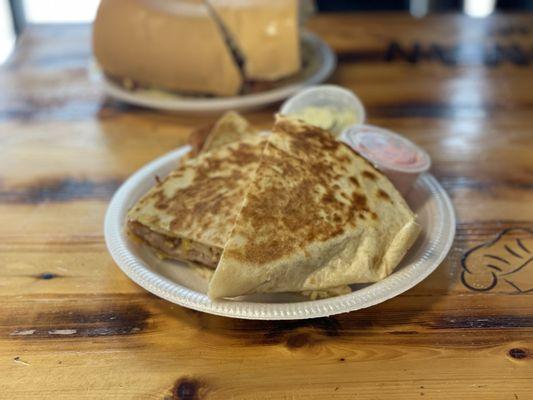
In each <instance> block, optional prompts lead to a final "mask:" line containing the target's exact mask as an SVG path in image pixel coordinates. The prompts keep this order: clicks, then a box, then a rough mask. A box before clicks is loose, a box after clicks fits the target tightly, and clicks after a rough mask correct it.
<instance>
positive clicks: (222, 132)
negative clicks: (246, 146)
mask: <svg viewBox="0 0 533 400" xmlns="http://www.w3.org/2000/svg"><path fill="white" fill-rule="evenodd" d="M256 134H257V130H256V129H255V128H254V127H252V126H251V125H250V123H249V122H248V120H247V119H246V118H244V117H243V116H242V115H240V114H239V113H236V112H235V111H228V112H226V113H224V114H223V115H222V116H221V117H220V118H219V119H218V120H217V121H216V122H215V124H214V125H211V126H207V127H205V126H204V127H202V128H200V129H196V130H194V131H193V132H192V133H191V135H190V136H189V143H190V145H191V147H192V150H191V151H190V152H189V153H188V154H187V159H189V158H193V157H196V156H198V154H200V153H205V152H206V151H210V150H213V149H216V148H218V147H222V146H225V145H227V144H230V143H233V142H238V141H239V140H244V139H246V138H248V137H251V136H255V135H256Z"/></svg>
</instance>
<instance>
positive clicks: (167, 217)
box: [127, 136, 265, 268]
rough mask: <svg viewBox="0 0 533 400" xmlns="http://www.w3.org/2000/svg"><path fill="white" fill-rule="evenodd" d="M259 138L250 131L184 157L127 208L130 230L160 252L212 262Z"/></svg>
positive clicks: (251, 170)
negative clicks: (244, 135) (229, 141)
mask: <svg viewBox="0 0 533 400" xmlns="http://www.w3.org/2000/svg"><path fill="white" fill-rule="evenodd" d="M264 143H265V139H264V138H261V137H255V136H253V137H249V138H247V139H246V140H242V141H239V142H235V143H231V144H229V145H227V146H222V147H219V148H216V149H214V150H212V151H209V152H206V153H202V154H200V155H199V156H198V157H197V158H193V159H189V160H187V161H186V162H185V163H184V164H183V165H181V166H180V167H178V168H177V169H176V170H174V171H173V172H171V173H170V174H169V175H168V176H167V177H166V178H165V179H164V180H162V181H160V182H158V183H157V184H156V185H155V187H154V188H152V189H151V190H150V191H149V192H148V193H147V194H146V195H145V196H144V197H143V198H141V200H139V202H138V203H137V204H136V205H135V206H134V207H133V208H132V209H131V210H130V211H129V213H128V215H127V224H128V227H129V229H130V231H131V232H133V233H134V234H135V235H136V236H138V237H140V238H141V239H142V240H144V241H145V242H147V243H148V244H149V245H150V246H151V247H153V248H154V249H156V250H157V251H158V252H159V254H160V255H162V256H164V257H168V258H171V259H176V260H181V261H190V262H197V263H200V264H203V265H205V266H208V267H211V268H215V267H216V265H217V264H218V261H219V259H220V255H221V253H222V249H223V247H224V245H225V243H226V242H227V240H228V237H229V234H230V232H231V229H232V227H233V225H234V223H235V219H236V218H237V215H238V212H239V209H240V206H241V204H242V201H243V199H244V195H245V192H246V189H247V188H248V187H249V186H250V183H251V180H252V178H253V174H254V173H255V170H256V169H257V166H258V164H259V159H260V156H261V152H262V151H263V148H264Z"/></svg>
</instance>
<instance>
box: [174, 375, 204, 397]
mask: <svg viewBox="0 0 533 400" xmlns="http://www.w3.org/2000/svg"><path fill="white" fill-rule="evenodd" d="M203 386H204V385H203V384H202V382H200V381H199V380H197V379H193V378H180V379H178V380H177V381H176V383H175V385H174V388H173V390H172V399H174V400H200V399H201V397H202V396H201V395H200V391H201V388H202V387H203Z"/></svg>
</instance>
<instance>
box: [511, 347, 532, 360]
mask: <svg viewBox="0 0 533 400" xmlns="http://www.w3.org/2000/svg"><path fill="white" fill-rule="evenodd" d="M527 356H528V351H527V350H525V349H519V348H514V349H511V350H509V357H511V358H514V359H515V360H522V359H524V358H527Z"/></svg>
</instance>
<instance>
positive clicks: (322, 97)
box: [280, 85, 366, 135]
mask: <svg viewBox="0 0 533 400" xmlns="http://www.w3.org/2000/svg"><path fill="white" fill-rule="evenodd" d="M280 113H281V114H282V115H285V116H287V117H295V118H298V119H301V120H303V121H305V122H307V123H309V124H311V125H316V126H319V127H321V128H323V129H326V130H329V131H331V132H333V133H334V134H337V135H339V134H340V133H341V132H342V131H343V130H344V129H345V128H347V127H349V126H354V125H358V124H362V123H364V121H365V118H366V112H365V108H364V106H363V104H362V103H361V101H360V100H359V98H358V97H357V96H356V95H355V94H354V93H353V92H351V91H350V90H347V89H344V88H342V87H340V86H336V85H319V86H313V87H310V88H308V89H304V90H302V91H300V92H299V93H297V94H296V95H294V96H292V97H291V98H289V99H287V100H286V101H285V102H284V103H283V105H282V106H281V109H280Z"/></svg>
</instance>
